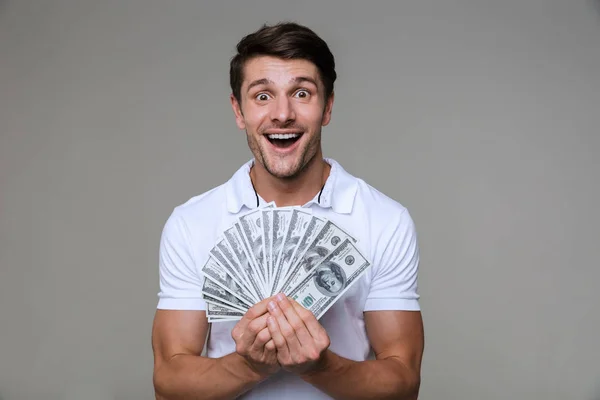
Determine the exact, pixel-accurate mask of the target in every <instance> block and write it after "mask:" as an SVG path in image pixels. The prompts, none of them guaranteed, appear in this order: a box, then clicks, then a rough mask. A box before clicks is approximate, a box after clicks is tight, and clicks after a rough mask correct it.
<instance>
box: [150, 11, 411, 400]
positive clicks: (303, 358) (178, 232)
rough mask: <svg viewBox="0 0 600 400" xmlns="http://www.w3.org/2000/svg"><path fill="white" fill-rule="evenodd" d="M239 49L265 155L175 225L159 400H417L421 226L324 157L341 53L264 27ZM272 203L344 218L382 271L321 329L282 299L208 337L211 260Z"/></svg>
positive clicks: (253, 139)
mask: <svg viewBox="0 0 600 400" xmlns="http://www.w3.org/2000/svg"><path fill="white" fill-rule="evenodd" d="M237 50H238V54H237V55H236V56H235V57H234V58H233V59H232V61H231V68H230V77H231V78H230V80H231V89H232V94H231V97H230V100H231V104H232V108H233V112H234V115H235V120H236V123H237V125H238V127H239V128H240V129H242V130H245V132H246V137H247V141H248V145H249V147H250V150H251V151H252V154H253V156H254V157H253V159H252V160H250V161H249V162H248V163H246V164H244V165H243V166H242V167H241V168H240V169H239V170H238V171H237V172H236V173H235V174H234V175H233V177H232V178H231V179H230V180H229V181H228V182H226V183H224V184H223V185H221V186H219V187H216V188H214V189H212V190H210V191H208V192H205V193H203V194H201V195H199V196H197V197H194V198H192V199H190V200H189V201H188V202H186V203H185V204H182V205H180V206H178V207H176V208H175V209H174V211H173V213H172V215H171V216H170V217H169V219H168V220H167V222H166V224H165V227H164V230H163V235H162V239H161V246H160V293H159V304H158V310H157V312H156V317H155V321H154V326H153V338H152V339H153V341H152V343H153V350H154V355H155V365H154V386H155V390H156V396H157V398H159V399H232V398H236V397H239V396H241V397H243V398H249V399H250V398H252V399H259V398H261V399H264V398H274V399H326V398H338V399H387V398H390V399H392V398H393V399H416V398H417V394H418V390H419V385H420V368H421V357H422V352H423V326H422V319H421V313H420V308H419V303H418V298H419V296H418V294H417V269H418V262H419V255H418V245H417V239H416V233H415V228H414V224H413V221H412V219H411V217H410V215H409V213H408V211H407V210H406V209H405V208H404V207H403V206H402V205H400V204H399V203H397V202H396V201H394V200H392V199H390V198H388V197H386V196H385V195H383V194H382V193H380V192H378V191H377V190H376V189H374V188H372V187H371V186H369V185H368V184H366V183H365V182H364V181H362V180H361V179H358V178H355V177H354V176H352V175H350V174H349V173H347V172H346V171H345V170H344V169H343V168H342V167H341V165H340V164H339V163H337V162H336V161H335V160H332V159H329V158H324V157H323V155H322V150H321V127H322V126H326V125H327V124H328V123H329V122H330V119H331V113H332V107H333V100H334V94H333V86H334V81H335V79H336V73H335V66H334V58H333V55H332V54H331V52H330V51H329V48H328V46H327V44H326V43H325V42H324V41H323V40H322V39H320V38H319V37H318V36H317V35H316V34H315V33H314V32H312V31H311V30H309V29H308V28H306V27H303V26H301V25H297V24H293V23H286V24H278V25H275V26H270V27H268V26H264V27H263V28H261V29H260V30H258V31H257V32H255V33H253V34H251V35H248V36H246V37H245V38H243V39H242V40H241V41H240V43H239V44H238V46H237ZM270 202H274V203H275V204H276V206H277V207H282V206H292V205H296V206H303V207H307V208H310V209H311V212H312V213H313V214H314V215H317V216H323V217H325V218H327V219H329V220H331V221H334V222H335V223H336V224H337V225H339V226H340V227H342V228H343V229H345V230H347V231H348V232H349V233H351V234H352V235H353V236H356V238H357V239H358V242H357V247H359V249H360V250H361V252H363V253H364V254H365V255H366V256H367V258H368V259H369V260H370V261H371V262H372V265H371V267H370V268H369V269H368V270H367V271H366V272H365V273H364V275H363V276H362V277H361V278H360V279H359V280H357V281H356V282H355V284H354V285H353V286H351V287H350V289H348V291H347V292H346V293H344V295H343V296H342V297H341V298H339V299H338V301H337V302H336V303H335V304H334V305H333V306H332V307H331V308H330V309H329V310H328V311H327V312H326V313H325V314H324V315H323V317H322V318H321V319H320V320H316V318H315V317H314V315H313V314H312V313H311V312H310V311H308V310H307V309H305V308H304V307H302V306H301V305H299V304H298V303H296V302H295V301H293V300H291V299H288V298H286V297H285V296H282V295H281V294H277V295H275V296H273V297H270V298H267V299H265V300H263V301H261V302H260V303H257V304H256V305H254V306H253V307H252V308H251V309H250V310H249V311H248V312H247V313H246V314H245V315H244V317H243V318H242V319H241V320H240V321H233V322H220V323H216V324H212V327H210V328H211V329H210V334H209V333H208V332H209V324H208V322H207V318H206V313H205V310H206V303H205V302H204V301H203V299H202V295H201V288H202V283H203V276H202V272H201V268H202V266H203V264H204V263H205V262H206V260H207V258H208V252H209V250H210V248H211V247H212V246H213V245H214V243H215V242H216V241H217V239H218V237H219V235H220V234H221V233H222V232H223V230H224V229H225V228H226V227H228V226H230V225H231V223H232V222H233V221H234V219H235V218H236V216H239V215H240V214H241V213H243V212H247V211H249V210H250V209H253V208H256V207H258V206H262V205H265V204H267V203H270ZM207 337H208V339H207ZM205 342H206V344H205ZM203 351H204V352H205V353H203Z"/></svg>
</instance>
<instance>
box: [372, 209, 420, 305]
mask: <svg viewBox="0 0 600 400" xmlns="http://www.w3.org/2000/svg"><path fill="white" fill-rule="evenodd" d="M377 250H378V252H380V256H379V257H376V260H374V265H373V269H374V271H373V277H372V281H371V286H370V290H369V295H368V297H367V301H366V303H365V309H364V310H365V311H380V310H407V311H419V310H420V305H419V295H418V293H417V275H418V267H419V246H418V243H417V233H416V230H415V225H414V222H413V220H412V218H411V217H410V214H409V213H408V211H407V210H406V209H404V211H403V212H402V214H401V215H400V218H399V219H398V218H396V219H395V221H394V223H393V225H392V226H391V227H390V228H389V229H387V231H386V232H384V234H382V236H381V238H380V241H379V243H377Z"/></svg>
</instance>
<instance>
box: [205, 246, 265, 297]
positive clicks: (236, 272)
mask: <svg viewBox="0 0 600 400" xmlns="http://www.w3.org/2000/svg"><path fill="white" fill-rule="evenodd" d="M215 247H216V248H213V249H212V250H211V252H210V254H211V255H213V256H214V257H215V258H216V259H217V261H219V262H220V263H221V265H223V267H225V269H227V271H228V272H229V273H230V274H231V273H232V272H233V275H232V276H235V277H237V278H238V281H239V283H241V284H242V285H243V286H244V287H245V288H246V290H247V293H248V295H250V296H251V297H253V298H254V299H255V300H256V302H258V301H260V300H261V298H260V296H259V295H258V293H256V291H255V290H254V289H253V288H252V286H251V285H250V281H249V280H248V278H246V274H244V272H243V269H242V267H241V265H240V263H239V261H238V260H237V259H236V258H235V254H233V251H232V250H231V248H230V247H229V246H228V245H227V241H226V240H225V239H222V240H220V241H219V242H217V245H216V246H215Z"/></svg>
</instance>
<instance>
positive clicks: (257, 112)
mask: <svg viewBox="0 0 600 400" xmlns="http://www.w3.org/2000/svg"><path fill="white" fill-rule="evenodd" d="M267 115H268V112H267V110H266V108H255V107H249V108H248V109H247V110H246V112H245V114H244V121H245V123H246V128H247V129H248V131H250V132H253V133H254V132H256V131H257V130H258V128H259V127H261V126H263V125H264V123H265V121H267V120H268V119H267Z"/></svg>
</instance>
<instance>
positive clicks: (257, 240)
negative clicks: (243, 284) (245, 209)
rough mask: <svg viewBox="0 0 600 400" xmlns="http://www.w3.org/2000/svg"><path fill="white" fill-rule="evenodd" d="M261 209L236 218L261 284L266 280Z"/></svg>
mask: <svg viewBox="0 0 600 400" xmlns="http://www.w3.org/2000/svg"><path fill="white" fill-rule="evenodd" d="M261 212H262V209H259V208H257V209H254V210H252V211H250V212H249V213H247V214H245V215H243V216H241V217H240V218H238V223H239V226H240V228H241V231H242V234H241V235H240V236H241V237H242V239H243V240H244V244H245V246H246V248H247V249H249V250H250V251H249V252H248V255H249V256H250V258H252V261H253V263H254V265H255V266H256V267H257V268H258V269H259V272H260V275H261V277H262V280H263V283H264V285H263V286H266V283H267V282H268V276H267V271H266V269H265V260H264V253H263V229H262V218H261Z"/></svg>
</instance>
